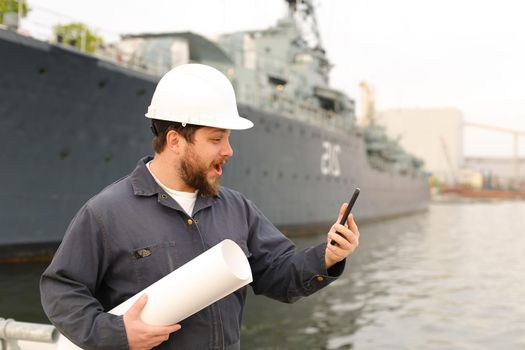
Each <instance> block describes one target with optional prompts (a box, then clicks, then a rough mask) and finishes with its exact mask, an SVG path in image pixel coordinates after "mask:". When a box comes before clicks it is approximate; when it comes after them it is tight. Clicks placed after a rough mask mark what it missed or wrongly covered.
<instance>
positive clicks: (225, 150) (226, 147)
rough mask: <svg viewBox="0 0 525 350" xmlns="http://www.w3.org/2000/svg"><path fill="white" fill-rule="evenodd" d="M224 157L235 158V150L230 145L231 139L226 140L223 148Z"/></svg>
mask: <svg viewBox="0 0 525 350" xmlns="http://www.w3.org/2000/svg"><path fill="white" fill-rule="evenodd" d="M222 155H223V156H226V157H231V156H233V148H232V146H231V145H230V138H229V137H226V138H225V142H224V146H223V148H222Z"/></svg>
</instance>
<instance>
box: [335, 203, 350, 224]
mask: <svg viewBox="0 0 525 350" xmlns="http://www.w3.org/2000/svg"><path fill="white" fill-rule="evenodd" d="M346 207H348V203H343V204H342V205H341V209H339V216H338V217H337V223H340V222H341V220H342V219H343V215H345V210H346Z"/></svg>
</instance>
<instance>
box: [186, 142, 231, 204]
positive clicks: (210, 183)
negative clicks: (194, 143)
mask: <svg viewBox="0 0 525 350" xmlns="http://www.w3.org/2000/svg"><path fill="white" fill-rule="evenodd" d="M210 166H211V165H208V166H206V165H205V164H203V162H202V161H201V160H200V158H199V157H198V156H197V154H196V153H195V152H194V151H193V147H188V148H187V151H186V154H185V155H184V157H182V158H181V164H180V177H181V179H182V180H183V181H184V182H185V183H186V185H188V186H191V187H193V188H195V189H197V190H198V191H199V193H200V194H201V195H203V196H207V197H211V196H216V195H217V194H218V193H219V189H220V187H221V181H220V176H218V177H216V178H215V180H209V179H208V177H207V174H208V172H209V171H210Z"/></svg>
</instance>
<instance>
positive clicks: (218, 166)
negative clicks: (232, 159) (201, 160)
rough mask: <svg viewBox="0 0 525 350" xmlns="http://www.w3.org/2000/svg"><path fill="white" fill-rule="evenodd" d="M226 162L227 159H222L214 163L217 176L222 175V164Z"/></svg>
mask: <svg viewBox="0 0 525 350" xmlns="http://www.w3.org/2000/svg"><path fill="white" fill-rule="evenodd" d="M224 163H226V162H225V161H220V162H216V163H213V164H212V167H213V169H214V170H215V173H216V174H217V176H221V175H222V166H223V165H224Z"/></svg>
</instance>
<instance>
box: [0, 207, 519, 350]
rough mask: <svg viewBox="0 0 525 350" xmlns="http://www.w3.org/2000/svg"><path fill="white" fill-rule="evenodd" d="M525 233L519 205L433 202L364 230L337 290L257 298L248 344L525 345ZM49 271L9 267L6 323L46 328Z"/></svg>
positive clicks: (0, 287) (0, 310)
mask: <svg viewBox="0 0 525 350" xmlns="http://www.w3.org/2000/svg"><path fill="white" fill-rule="evenodd" d="M356 219H357V220H358V218H356ZM524 227H525V202H518V201H508V202H502V201H499V202H468V203H466V202H461V203H450V202H447V203H446V202H443V203H433V204H432V205H431V206H430V209H429V211H428V212H425V213H422V214H417V215H412V216H407V217H402V218H397V219H392V220H388V221H382V222H375V223H368V224H363V225H360V231H361V244H360V247H359V249H358V251H356V252H355V253H354V254H353V255H352V256H351V257H350V259H349V260H348V262H347V267H346V270H345V272H344V274H343V276H341V278H340V279H339V280H337V281H336V282H335V283H333V284H332V285H330V286H329V287H327V288H325V289H324V290H321V291H320V292H319V293H317V294H315V295H312V296H310V297H308V298H305V299H302V300H300V301H298V302H297V303H295V304H291V305H287V304H282V303H278V302H275V301H272V300H269V299H267V298H264V297H260V296H254V295H250V297H249V298H248V305H247V309H246V313H245V316H244V324H243V329H242V332H243V335H242V348H243V349H260V350H262V349H268V350H269V349H525V303H524V302H523V301H524V300H525V232H524V229H523V228H524ZM321 239H323V237H322V236H317V237H308V238H301V239H294V240H295V241H296V243H297V244H298V245H299V246H301V247H302V246H308V245H311V244H315V243H317V242H319V240H321ZM44 268H45V265H43V264H26V265H4V266H0V317H4V318H8V317H9V318H14V319H16V320H18V321H26V322H47V321H46V318H45V316H44V315H43V313H42V311H41V307H40V302H39V296H38V278H39V275H40V273H41V272H42V271H43V269H44Z"/></svg>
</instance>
